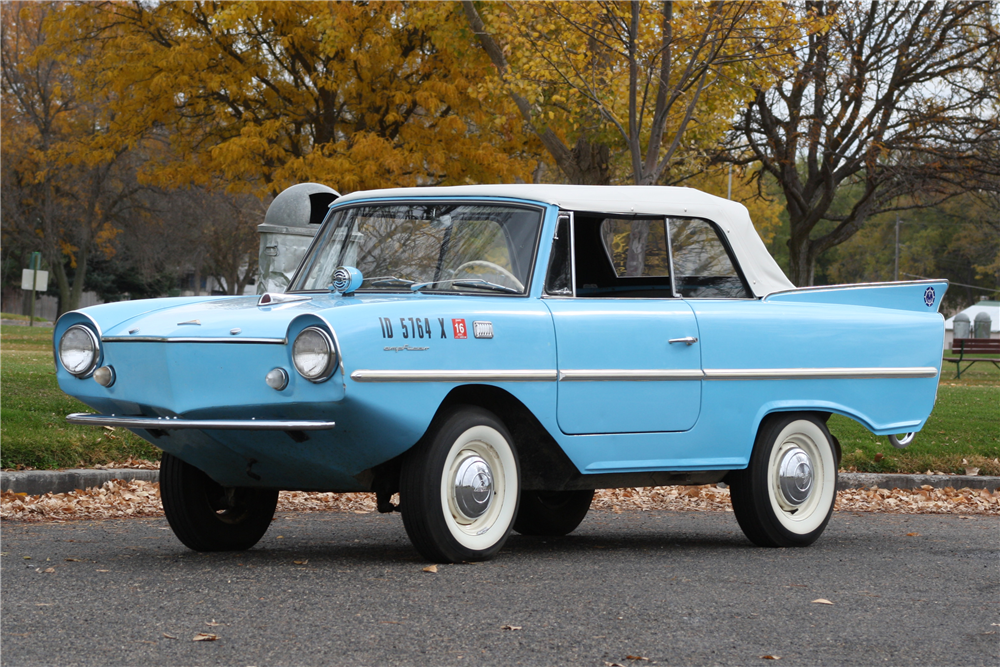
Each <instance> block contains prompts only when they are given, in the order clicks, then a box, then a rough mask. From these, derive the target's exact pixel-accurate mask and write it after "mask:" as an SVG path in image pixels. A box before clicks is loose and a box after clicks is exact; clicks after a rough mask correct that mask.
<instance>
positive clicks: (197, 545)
mask: <svg viewBox="0 0 1000 667" xmlns="http://www.w3.org/2000/svg"><path fill="white" fill-rule="evenodd" d="M160 500H161V501H162V502H163V513H164V514H165V515H166V516H167V523H169V524H170V528H171V529H172V530H173V531H174V535H176V536H177V539H179V540H180V541H181V542H183V543H184V545H185V546H187V547H188V548H189V549H193V550H195V551H243V550H246V549H249V548H250V547H252V546H253V545H255V544H257V542H258V541H259V540H260V538H261V537H263V536H264V533H265V532H267V528H268V526H270V525H271V519H272V518H273V517H274V509H275V508H276V507H277V505H278V492H277V491H274V490H270V489H253V488H243V487H232V488H226V487H223V486H221V485H220V484H218V483H216V482H215V480H213V479H212V478H211V477H209V476H208V475H206V474H205V473H203V472H202V471H201V470H199V469H198V468H195V467H194V466H192V465H189V464H187V463H185V462H184V461H181V460H180V459H179V458H177V457H175V456H171V455H170V454H166V453H164V454H163V458H162V460H161V461H160Z"/></svg>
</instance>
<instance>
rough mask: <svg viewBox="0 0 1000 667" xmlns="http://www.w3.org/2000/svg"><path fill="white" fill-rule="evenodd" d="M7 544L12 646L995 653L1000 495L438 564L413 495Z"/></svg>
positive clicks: (271, 656) (200, 657)
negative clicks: (376, 504) (800, 542)
mask: <svg viewBox="0 0 1000 667" xmlns="http://www.w3.org/2000/svg"><path fill="white" fill-rule="evenodd" d="M2 545H3V546H2V552H3V556H2V560H0V562H2V567H3V572H2V587H3V588H2V599H0V605H2V606H0V631H2V636H3V651H2V657H0V662H2V665H10V666H11V667H13V666H15V665H17V666H27V665H50V664H58V665H142V664H156V665H181V664H184V665H258V666H263V665H428V664H435V665H468V664H476V665H517V664H521V665H595V666H597V667H604V666H605V665H608V664H620V665H643V664H653V663H655V664H661V665H662V664H669V665H680V664H774V663H772V662H770V658H768V657H767V656H770V657H771V658H773V657H778V658H780V663H778V664H781V665H822V664H829V665H833V664H837V665H843V664H854V665H862V664H864V665H871V664H878V663H883V664H918V663H923V664H956V665H997V664H1000V633H998V631H1000V558H998V556H1000V522H998V521H997V519H996V517H988V516H973V517H960V516H957V515H883V514H870V513H856V514H855V513H845V512H838V513H836V514H835V515H834V517H833V520H832V521H831V523H830V526H829V528H828V529H827V531H826V533H825V534H824V535H823V537H821V538H820V540H819V541H818V542H817V543H816V544H815V545H813V546H812V547H810V548H806V549H759V548H756V547H753V546H752V545H751V544H750V543H749V542H748V541H747V540H746V539H745V538H744V537H743V535H742V534H741V532H740V530H739V527H738V526H737V525H736V521H735V519H734V517H733V515H732V514H731V513H723V512H670V511H649V512H638V511H626V512H622V513H620V514H616V513H613V512H592V513H591V514H590V515H589V516H588V517H587V519H586V520H585V521H584V523H583V525H582V526H581V527H580V529H579V530H578V531H577V532H576V533H574V534H573V535H570V536H568V537H565V538H558V539H551V538H526V537H522V536H518V535H513V536H512V537H511V538H510V540H509V541H508V542H507V545H506V547H505V548H504V550H503V551H502V552H501V554H500V556H499V557H498V558H496V559H495V560H493V561H490V562H487V563H478V564H460V565H439V566H437V571H436V572H427V571H425V568H426V567H427V566H428V563H426V562H424V561H422V560H421V559H420V558H419V557H418V555H417V554H416V552H415V551H414V550H413V548H412V547H411V546H410V545H409V542H408V541H407V539H406V535H405V533H404V531H403V528H402V522H401V520H400V517H399V516H398V515H389V516H378V515H374V514H363V515H362V514H353V513H345V512H322V513H303V514H291V513H282V514H279V515H278V517H277V519H276V520H275V521H274V523H273V524H272V526H271V529H270V530H269V531H268V533H267V535H266V536H265V537H264V539H263V540H262V541H261V543H260V544H259V545H258V546H257V547H255V548H254V549H253V550H251V551H249V552H244V553H226V554H199V553H194V552H191V551H188V550H187V549H185V548H184V547H183V546H182V545H181V544H180V543H179V542H178V541H177V540H176V538H175V537H174V536H173V534H172V533H171V532H170V530H169V529H168V527H167V524H166V521H165V520H164V519H162V518H156V519H131V520H106V521H78V522H66V523H34V524H26V523H17V522H11V521H5V522H4V524H3V527H2ZM818 600H825V601H827V602H830V603H832V604H826V603H825V602H818ZM201 633H204V634H207V635H214V636H215V639H214V640H212V639H207V640H204V641H194V639H195V637H197V636H199V634H201ZM639 658H645V659H646V660H640V659H639Z"/></svg>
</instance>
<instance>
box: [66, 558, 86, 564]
mask: <svg viewBox="0 0 1000 667" xmlns="http://www.w3.org/2000/svg"><path fill="white" fill-rule="evenodd" d="M65 560H66V562H67V563H82V562H83V561H82V560H80V559H79V558H66V559H65Z"/></svg>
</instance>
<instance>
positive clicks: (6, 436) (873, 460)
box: [0, 326, 1000, 475]
mask: <svg viewBox="0 0 1000 667" xmlns="http://www.w3.org/2000/svg"><path fill="white" fill-rule="evenodd" d="M0 347H2V351H3V352H2V367H0V392H2V394H0V437H2V439H0V465H2V467H4V468H14V467H17V466H29V467H33V468H43V469H50V468H66V467H75V466H89V465H95V464H107V463H112V462H115V461H122V460H124V459H126V458H128V457H130V456H131V457H134V458H147V459H157V458H159V450H158V449H156V448H155V447H153V446H152V445H150V444H148V443H146V442H145V441H144V440H142V439H141V438H139V437H138V436H136V435H133V434H132V433H129V432H128V431H124V430H122V429H116V430H115V431H114V432H111V431H108V430H106V429H103V428H101V429H99V428H95V427H92V426H89V427H88V426H74V425H71V424H67V423H66V422H65V419H64V418H65V416H66V415H67V414H69V413H70V412H87V411H89V410H88V408H87V406H85V405H83V404H82V403H80V402H79V401H76V400H74V399H72V398H70V397H69V396H67V395H65V394H64V393H62V391H61V390H60V389H59V386H58V385H57V384H56V378H55V370H54V368H53V360H52V330H51V329H48V328H45V329H43V328H29V327H23V326H2V327H0ZM942 375H943V379H942V381H941V385H940V387H939V390H938V400H937V404H936V405H935V407H934V412H933V413H932V414H931V418H930V419H929V420H928V422H927V425H926V426H925V427H924V430H923V431H921V432H920V433H918V434H917V438H916V440H915V441H914V443H913V444H912V445H910V446H909V447H908V448H907V449H903V450H899V449H894V448H893V447H892V446H891V445H890V444H889V441H888V438H886V437H881V436H875V435H872V434H871V433H870V432H869V431H868V430H866V429H865V428H864V427H863V426H861V425H860V424H858V423H856V422H854V421H852V420H850V419H848V418H846V417H840V416H837V415H834V416H833V417H832V418H831V419H830V423H829V426H830V431H831V432H832V433H833V434H834V435H835V436H837V438H838V439H839V440H840V443H841V448H842V450H843V453H844V458H843V461H842V462H841V463H842V466H843V467H844V468H845V469H847V470H858V471H862V472H908V473H913V472H926V471H927V470H932V471H941V472H950V473H963V472H965V469H966V468H970V467H975V468H979V471H980V474H982V475H1000V370H998V369H997V368H995V367H994V366H993V365H992V364H988V363H978V364H975V365H973V366H972V368H971V369H969V370H968V371H963V372H962V379H961V380H955V379H953V378H954V375H955V368H954V364H947V365H946V368H945V369H944V371H943V373H942Z"/></svg>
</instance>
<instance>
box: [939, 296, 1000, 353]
mask: <svg viewBox="0 0 1000 667" xmlns="http://www.w3.org/2000/svg"><path fill="white" fill-rule="evenodd" d="M963 313H964V314H965V316H966V317H968V318H969V322H970V323H971V324H972V325H973V326H975V322H976V316H977V315H979V314H980V313H986V314H987V315H989V317H990V338H1000V301H980V302H979V303H977V304H976V305H974V306H969V307H968V308H966V309H965V310H963V311H962V312H960V313H956V314H955V315H954V316H952V317H949V318H948V319H946V320H945V321H944V346H945V347H946V348H950V347H951V341H952V339H953V338H954V337H955V318H956V317H958V316H959V315H962V314H963ZM969 335H970V336H972V335H973V334H971V333H970V334H969Z"/></svg>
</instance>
